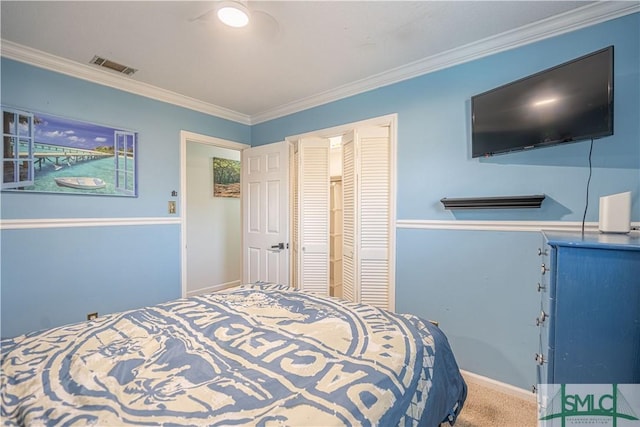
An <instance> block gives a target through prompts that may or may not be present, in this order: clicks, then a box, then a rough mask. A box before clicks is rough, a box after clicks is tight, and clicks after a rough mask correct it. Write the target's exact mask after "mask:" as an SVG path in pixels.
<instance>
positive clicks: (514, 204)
mask: <svg viewBox="0 0 640 427" xmlns="http://www.w3.org/2000/svg"><path fill="white" fill-rule="evenodd" d="M544 198H545V195H544V194H534V195H531V196H501V197H464V198H449V197H445V198H443V199H440V202H442V204H443V205H444V208H445V209H524V208H539V207H540V206H541V205H542V201H543V200H544Z"/></svg>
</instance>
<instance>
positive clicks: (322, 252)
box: [298, 138, 330, 295]
mask: <svg viewBox="0 0 640 427" xmlns="http://www.w3.org/2000/svg"><path fill="white" fill-rule="evenodd" d="M298 154H299V157H298V162H299V163H298V167H299V174H298V177H299V184H298V189H299V190H298V200H299V202H298V203H299V206H300V211H299V230H298V237H299V239H300V243H299V245H300V252H299V253H298V256H299V259H300V283H299V284H298V285H299V287H300V288H301V289H304V290H305V291H309V292H315V293H318V294H320V295H329V201H330V198H329V197H330V185H329V184H330V179H329V140H328V139H321V138H309V139H302V140H300V141H299V145H298Z"/></svg>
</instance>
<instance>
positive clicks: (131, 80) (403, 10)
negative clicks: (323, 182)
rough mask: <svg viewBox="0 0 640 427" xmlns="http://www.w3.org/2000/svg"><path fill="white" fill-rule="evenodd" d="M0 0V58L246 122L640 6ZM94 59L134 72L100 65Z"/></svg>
mask: <svg viewBox="0 0 640 427" xmlns="http://www.w3.org/2000/svg"><path fill="white" fill-rule="evenodd" d="M216 5H217V2H215V1H137V2H136V1H75V2H71V1H43V2H37V1H6V0H2V2H1V4H0V6H1V15H2V23H1V25H2V27H1V30H2V42H3V45H2V54H3V56H6V57H9V58H13V59H17V60H21V61H23V62H30V63H33V64H35V65H40V66H45V67H47V68H51V69H54V70H56V71H62V72H65V73H67V74H72V75H77V76H79V77H81V78H87V79H90V80H94V81H98V82H102V83H104V84H109V85H111V86H114V87H120V88H124V89H125V90H131V91H134V92H135V91H138V92H140V93H143V94H145V93H146V94H150V96H152V97H155V98H159V99H163V98H164V99H169V100H173V101H175V102H174V103H177V104H182V105H185V106H188V107H191V108H194V109H197V110H201V111H207V112H213V113H214V114H217V115H219V116H221V117H226V118H230V119H233V120H236V121H240V122H244V123H258V122H260V121H264V120H268V119H270V118H275V117H278V116H282V115H284V114H288V113H291V112H294V111H297V110H300V109H303V108H308V107H309V106H313V105H319V104H322V103H324V102H328V101H331V100H335V99H339V98H342V97H345V96H348V95H352V94H355V93H358V92H362V91H364V90H369V89H372V88H374V87H379V86H382V85H385V84H389V83H393V82H395V81H399V80H402V79H406V78H410V77H414V76H415V75H419V74H424V73H425V72H428V71H431V70H433V69H438V68H443V67H446V66H449V65H452V64H455V63H460V62H464V61H466V60H469V59H473V58H475V57H479V56H482V55H486V54H489V53H493V52H497V51H500V50H505V49H508V48H511V47H514V46H517V45H522V44H524V43H528V42H531V41H535V40H539V39H541V38H544V37H549V36H550V35H555V34H559V33H562V32H564V31H569V30H572V29H575V28H577V27H580V26H586V25H590V24H592V23H594V22H598V21H602V20H605V19H610V18H611V17H615V16H619V15H623V14H627V13H631V12H633V11H638V5H639V3H638V2H637V1H634V2H607V4H603V3H597V2H584V1H358V2H356V1H249V2H248V7H249V9H250V11H251V13H252V16H251V23H250V25H249V27H247V28H244V29H234V28H229V27H226V26H224V25H223V24H221V23H220V22H218V21H217V20H216V19H215V8H216ZM94 55H99V56H102V57H104V58H107V59H110V60H112V61H115V62H119V63H121V64H124V65H127V66H130V67H132V68H135V69H137V70H138V71H137V72H136V73H135V74H134V75H133V76H131V77H127V76H121V75H117V74H115V73H112V72H111V71H107V72H103V71H102V70H97V69H96V68H97V66H94V65H89V61H90V60H91V59H92V58H93V57H94Z"/></svg>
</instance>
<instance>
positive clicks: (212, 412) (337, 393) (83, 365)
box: [0, 283, 466, 426]
mask: <svg viewBox="0 0 640 427" xmlns="http://www.w3.org/2000/svg"><path fill="white" fill-rule="evenodd" d="M1 356H2V374H1V376H0V395H1V399H2V400H1V412H0V414H1V415H2V420H3V422H4V423H5V424H8V425H11V424H16V425H87V424H94V425H123V424H127V425H175V426H179V425H213V426H216V425H220V426H222V425H225V426H226V425H235V426H238V425H243V426H244V425H247V426H248V425H251V426H254V425H255V426H258V425H260V426H269V425H290V426H312V425H314V426H315V425H317V426H342V425H354V426H355V425H362V426H372V425H380V426H395V425H403V426H405V425H424V426H437V425H439V424H440V423H441V422H445V421H448V422H451V423H452V422H453V421H454V420H455V417H456V416H457V414H458V413H459V411H460V409H461V408H462V405H463V403H464V399H465V397H466V385H465V383H464V381H463V379H462V377H461V375H460V372H459V370H458V366H457V364H456V361H455V358H454V356H453V353H452V351H451V348H450V346H449V344H448V342H447V338H446V337H445V335H444V334H443V333H442V331H441V330H440V329H438V328H437V327H435V326H434V325H432V324H431V323H429V322H427V321H425V320H423V319H421V318H418V317H416V316H412V315H401V314H394V313H391V312H389V311H385V310H381V309H378V308H375V307H372V306H369V305H365V304H354V303H346V302H344V301H341V300H338V299H334V298H327V297H321V296H317V295H313V294H309V293H305V292H302V291H297V290H293V289H290V288H288V287H286V286H281V285H277V284H268V283H258V284H253V285H245V286H240V287H237V288H233V289H231V290H228V291H224V292H218V293H211V294H207V295H201V296H195V297H190V298H184V299H178V300H175V301H171V302H167V303H163V304H158V305H155V306H151V307H145V308H141V309H137V310H131V311H127V312H123V313H117V314H112V315H107V316H103V317H100V318H97V319H96V320H93V321H88V322H82V323H78V324H73V325H67V326H62V327H57V328H53V329H49V330H44V331H38V332H34V333H29V334H25V335H22V336H18V337H15V338H9V339H4V340H2V341H1Z"/></svg>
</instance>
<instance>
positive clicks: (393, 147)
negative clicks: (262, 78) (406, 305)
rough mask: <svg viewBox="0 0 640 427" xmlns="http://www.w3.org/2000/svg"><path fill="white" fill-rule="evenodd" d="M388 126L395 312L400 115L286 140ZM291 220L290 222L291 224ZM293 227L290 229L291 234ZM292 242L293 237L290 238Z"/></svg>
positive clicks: (391, 290) (392, 304)
mask: <svg viewBox="0 0 640 427" xmlns="http://www.w3.org/2000/svg"><path fill="white" fill-rule="evenodd" d="M369 126H388V127H389V144H390V150H389V167H390V170H389V175H390V176H389V179H390V182H389V184H390V185H389V187H390V189H389V190H390V192H389V308H390V309H392V310H395V306H396V226H395V224H396V204H397V201H396V194H397V147H398V143H397V141H398V114H397V113H393V114H387V115H384V116H380V117H374V118H371V119H366V120H361V121H358V122H352V123H347V124H343V125H339V126H334V127H330V128H326V129H319V130H315V131H312V132H305V133H303V134H298V135H293V136H288V137H286V138H285V140H286V141H287V142H289V143H290V144H294V143H295V142H296V141H298V140H299V139H302V138H310V137H319V138H330V137H333V136H337V135H342V134H344V133H346V132H348V131H350V130H353V129H357V128H359V127H369ZM291 220H292V219H291V218H289V222H291ZM292 228H293V227H289V230H290V231H289V232H290V233H291V230H292ZM289 240H290V241H293V240H292V239H291V236H290V238H289Z"/></svg>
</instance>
